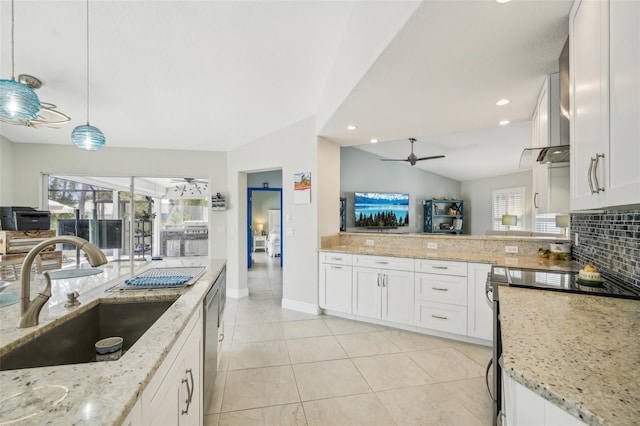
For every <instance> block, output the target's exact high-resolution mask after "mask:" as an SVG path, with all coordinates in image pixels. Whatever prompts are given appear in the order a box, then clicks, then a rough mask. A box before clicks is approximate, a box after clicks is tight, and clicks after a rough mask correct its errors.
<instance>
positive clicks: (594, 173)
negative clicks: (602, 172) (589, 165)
mask: <svg viewBox="0 0 640 426" xmlns="http://www.w3.org/2000/svg"><path fill="white" fill-rule="evenodd" d="M601 158H604V154H598V153H596V164H595V165H594V166H593V181H594V182H595V184H596V194H597V193H599V192H604V186H603V187H602V188H600V183H599V182H598V164H600V159H601Z"/></svg>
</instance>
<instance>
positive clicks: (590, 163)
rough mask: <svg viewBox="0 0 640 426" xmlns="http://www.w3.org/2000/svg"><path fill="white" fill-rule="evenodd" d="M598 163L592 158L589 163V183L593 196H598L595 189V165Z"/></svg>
mask: <svg viewBox="0 0 640 426" xmlns="http://www.w3.org/2000/svg"><path fill="white" fill-rule="evenodd" d="M595 162H596V159H595V158H593V157H591V161H589V170H587V179H588V181H589V189H590V190H591V193H592V194H597V192H596V190H595V189H593V178H592V176H593V165H594V163H595Z"/></svg>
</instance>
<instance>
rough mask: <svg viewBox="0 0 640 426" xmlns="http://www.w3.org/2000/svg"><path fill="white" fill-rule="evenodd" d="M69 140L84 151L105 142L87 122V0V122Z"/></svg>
mask: <svg viewBox="0 0 640 426" xmlns="http://www.w3.org/2000/svg"><path fill="white" fill-rule="evenodd" d="M71 140H72V141H73V143H74V145H75V146H77V147H78V148H80V149H84V150H85V151H98V150H100V149H102V148H103V147H104V144H105V142H106V140H105V137H104V133H102V132H101V131H100V129H98V128H97V127H94V126H92V125H90V124H89V0H87V124H83V125H80V126H77V127H76V128H75V129H73V132H71Z"/></svg>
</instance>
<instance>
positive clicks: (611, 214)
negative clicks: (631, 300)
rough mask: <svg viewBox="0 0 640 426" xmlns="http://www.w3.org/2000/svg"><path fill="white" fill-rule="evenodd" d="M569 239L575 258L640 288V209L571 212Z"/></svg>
mask: <svg viewBox="0 0 640 426" xmlns="http://www.w3.org/2000/svg"><path fill="white" fill-rule="evenodd" d="M576 233H578V234H579V235H578V246H576V245H575V234H576ZM571 242H572V243H574V244H573V247H572V251H573V258H574V259H575V260H576V261H578V262H580V263H581V264H585V263H590V264H592V265H594V266H595V267H596V268H598V269H599V270H600V271H601V272H604V273H605V274H608V275H611V276H614V277H616V278H618V279H620V280H623V281H624V282H626V283H628V284H630V285H632V286H635V287H636V288H638V289H640V210H629V211H604V212H592V213H591V212H590V213H573V214H572V215H571Z"/></svg>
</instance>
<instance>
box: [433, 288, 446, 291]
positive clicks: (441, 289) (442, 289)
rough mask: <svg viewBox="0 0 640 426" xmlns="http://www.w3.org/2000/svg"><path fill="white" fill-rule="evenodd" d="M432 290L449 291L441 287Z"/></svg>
mask: <svg viewBox="0 0 640 426" xmlns="http://www.w3.org/2000/svg"><path fill="white" fill-rule="evenodd" d="M431 289H432V290H438V291H449V289H448V288H442V287H431Z"/></svg>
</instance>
